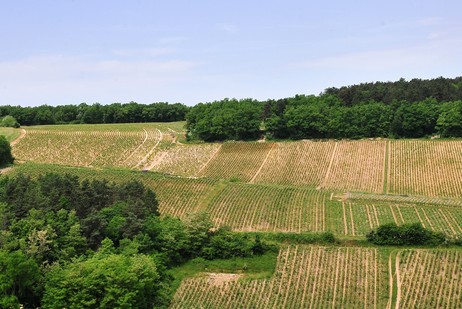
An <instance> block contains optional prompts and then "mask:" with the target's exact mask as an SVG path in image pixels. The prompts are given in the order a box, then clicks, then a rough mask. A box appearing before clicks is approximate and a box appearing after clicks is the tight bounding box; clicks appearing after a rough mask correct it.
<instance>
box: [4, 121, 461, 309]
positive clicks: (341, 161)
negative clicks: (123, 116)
mask: <svg viewBox="0 0 462 309" xmlns="http://www.w3.org/2000/svg"><path fill="white" fill-rule="evenodd" d="M183 125H184V123H182V122H179V123H165V124H123V125H121V124H110V125H78V126H77V125H66V126H40V127H29V128H26V130H25V131H18V130H17V131H14V130H13V131H11V130H10V131H8V132H6V131H5V132H6V133H5V134H10V135H9V138H10V139H14V138H16V137H18V136H19V134H20V133H21V138H20V139H16V141H15V143H14V144H13V153H14V155H15V157H16V158H17V159H18V160H19V161H26V162H25V163H22V164H16V165H15V167H14V168H13V169H11V170H9V171H7V172H8V173H9V175H12V176H14V175H16V174H18V173H25V174H27V175H31V176H32V177H37V176H38V175H40V174H43V173H46V172H53V173H70V174H73V175H77V176H79V177H80V178H89V179H107V180H109V181H113V182H122V181H127V180H134V179H136V180H139V181H141V182H143V183H144V184H145V185H147V186H148V187H149V188H151V189H153V191H154V192H155V193H156V195H157V198H158V200H159V209H160V212H161V214H162V215H170V216H175V217H179V218H184V217H185V216H186V215H187V214H189V213H192V212H197V211H207V212H208V213H209V214H210V217H211V219H212V220H213V222H214V224H215V225H216V226H217V227H219V226H228V227H230V228H231V229H232V230H234V231H238V232H291V233H302V232H326V231H331V232H333V233H334V234H335V236H336V237H339V238H340V239H343V240H342V241H344V240H345V239H346V242H348V241H351V240H356V239H364V236H365V235H366V234H367V233H368V232H370V231H371V230H372V229H375V228H377V227H378V226H379V225H382V224H386V223H396V224H398V225H401V224H406V223H421V225H422V226H423V227H424V228H427V229H429V230H432V231H435V232H443V233H445V234H446V235H449V236H451V237H454V239H455V238H457V237H461V236H462V198H461V197H460V196H461V194H462V156H461V154H462V141H459V140H442V141H433V140H432V141H425V140H393V141H387V140H361V141H297V142H227V143H195V144H194V143H188V142H186V141H184V140H183V139H182V137H181V136H182V134H183V133H182V132H183ZM24 133H25V134H24ZM265 235H266V234H265ZM282 246H283V249H282V250H280V252H279V255H278V260H277V267H276V270H275V273H274V274H273V276H272V277H271V278H267V279H250V278H246V276H245V275H243V274H224V273H213V274H210V273H202V274H200V275H198V276H193V277H189V278H187V279H185V280H184V281H183V282H182V283H181V285H180V286H179V288H178V290H177V293H176V294H175V296H174V299H173V301H172V304H171V308H340V307H346V308H390V309H391V308H393V307H396V308H414V307H422V308H461V307H462V303H461V302H462V253H461V251H460V250H457V249H445V250H443V249H439V250H436V249H435V250H431V249H412V250H411V249H403V248H372V247H367V246H362V247H361V246H354V245H353V246H352V245H350V244H347V245H346V246H348V247H342V246H339V245H336V246H331V247H319V246H307V245H291V246H288V245H287V244H284V245H282ZM394 257H395V258H394ZM395 305H396V306H395Z"/></svg>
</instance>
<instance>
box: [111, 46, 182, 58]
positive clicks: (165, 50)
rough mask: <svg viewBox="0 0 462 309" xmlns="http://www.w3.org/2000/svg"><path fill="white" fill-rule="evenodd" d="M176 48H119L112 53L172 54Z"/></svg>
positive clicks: (118, 54)
mask: <svg viewBox="0 0 462 309" xmlns="http://www.w3.org/2000/svg"><path fill="white" fill-rule="evenodd" d="M175 52H176V50H175V49H174V48H168V47H159V48H138V49H117V50H114V51H113V52H112V53H113V54H114V55H116V56H123V57H158V56H165V55H171V54H173V53H175Z"/></svg>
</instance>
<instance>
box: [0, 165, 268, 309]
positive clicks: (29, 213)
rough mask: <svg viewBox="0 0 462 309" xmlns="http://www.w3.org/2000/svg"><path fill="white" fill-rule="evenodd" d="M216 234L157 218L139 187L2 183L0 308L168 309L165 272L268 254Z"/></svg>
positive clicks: (250, 240)
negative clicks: (192, 263)
mask: <svg viewBox="0 0 462 309" xmlns="http://www.w3.org/2000/svg"><path fill="white" fill-rule="evenodd" d="M213 227H214V226H213V223H212V221H211V220H210V217H209V216H208V214H206V213H192V214H189V215H188V216H187V218H186V219H185V220H183V221H181V220H179V219H178V218H172V217H164V218H161V217H159V212H158V201H157V198H156V195H155V193H154V192H153V191H152V190H150V189H149V188H146V187H145V186H144V185H143V184H142V183H140V182H137V181H129V182H124V183H111V182H108V181H106V180H80V179H79V178H78V177H76V176H71V175H58V174H45V175H42V176H40V177H38V178H37V179H32V178H30V177H28V176H25V175H18V176H16V177H13V178H10V177H2V178H0V307H2V308H10V307H11V308H15V307H19V304H22V305H25V306H26V307H27V308H36V307H39V306H40V307H43V308H82V307H84V308H153V307H155V308H158V307H165V306H166V305H167V304H168V301H169V293H170V288H171V281H172V278H171V277H170V276H169V275H168V274H167V272H166V270H167V269H168V268H169V267H172V266H175V265H178V264H181V263H184V262H186V261H188V260H189V259H192V258H196V257H202V258H205V259H215V258H229V257H236V256H252V255H258V254H262V253H263V252H265V250H266V248H267V247H265V245H264V244H262V242H261V241H260V240H259V239H258V240H257V239H256V238H255V237H242V236H240V235H239V234H236V233H232V232H230V231H229V230H226V229H221V228H220V229H214V228H213ZM262 249H263V250H262Z"/></svg>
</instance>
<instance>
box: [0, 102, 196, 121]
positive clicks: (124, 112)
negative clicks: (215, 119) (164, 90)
mask: <svg viewBox="0 0 462 309" xmlns="http://www.w3.org/2000/svg"><path fill="white" fill-rule="evenodd" d="M188 110H189V107H187V106H186V105H184V104H180V103H175V104H168V103H164V102H160V103H153V104H139V103H136V102H130V103H125V104H121V103H113V104H110V105H101V104H98V103H95V104H93V105H88V104H85V103H82V104H80V105H62V106H48V105H42V106H37V107H20V106H9V105H7V106H0V116H6V115H9V116H12V117H14V118H15V119H17V121H18V122H19V123H20V124H21V125H26V126H30V125H42V124H66V123H132V122H168V121H181V120H184V119H185V115H186V113H187V112H188Z"/></svg>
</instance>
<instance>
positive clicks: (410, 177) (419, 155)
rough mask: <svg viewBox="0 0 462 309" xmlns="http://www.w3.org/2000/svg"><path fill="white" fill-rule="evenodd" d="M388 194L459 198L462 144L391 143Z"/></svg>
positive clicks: (434, 142) (442, 142)
mask: <svg viewBox="0 0 462 309" xmlns="http://www.w3.org/2000/svg"><path fill="white" fill-rule="evenodd" d="M390 153H391V155H390V160H389V161H390V164H389V165H390V180H389V184H390V185H389V188H388V192H390V193H395V194H415V195H425V196H448V197H460V195H461V194H462V181H461V179H462V157H461V155H460V154H461V153H462V141H416V140H404V141H393V142H391V147H390Z"/></svg>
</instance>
